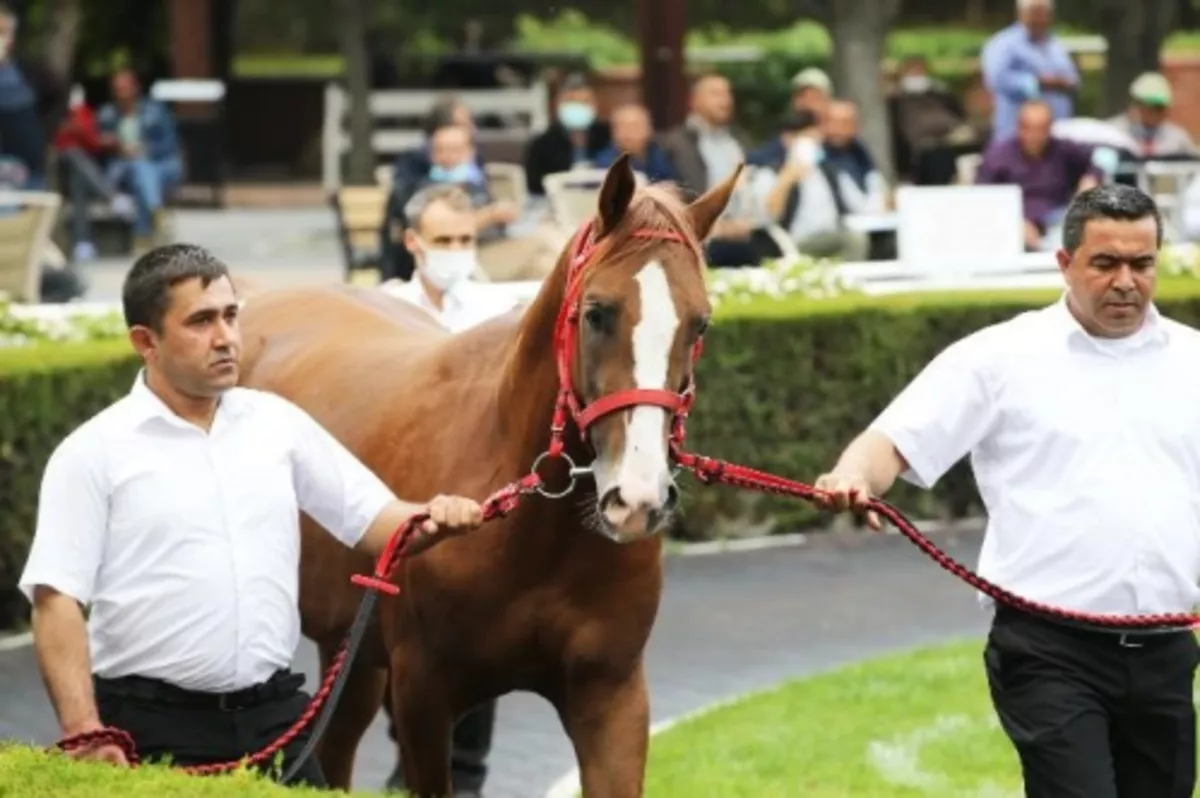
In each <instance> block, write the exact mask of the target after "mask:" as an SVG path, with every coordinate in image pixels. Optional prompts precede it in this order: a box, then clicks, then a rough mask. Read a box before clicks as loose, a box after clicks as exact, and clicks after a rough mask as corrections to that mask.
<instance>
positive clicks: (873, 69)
mask: <svg viewBox="0 0 1200 798" xmlns="http://www.w3.org/2000/svg"><path fill="white" fill-rule="evenodd" d="M900 2H901V0H832V2H830V3H829V4H828V5H827V6H826V7H825V8H824V9H823V10H824V11H825V14H824V15H823V17H824V20H823V21H824V22H825V24H826V26H827V27H828V28H829V36H830V38H831V39H832V40H833V74H832V75H830V77H831V78H832V79H833V85H834V89H835V92H836V93H837V95H838V96H840V97H844V98H845V99H847V100H851V101H852V102H854V104H855V105H857V106H858V118H859V126H860V133H859V138H861V139H862V142H863V144H864V145H866V147H867V150H868V151H870V153H871V155H872V156H874V158H875V164H876V166H877V167H878V168H879V172H880V174H882V175H883V176H884V177H885V178H886V179H887V180H888V181H889V182H890V181H893V180H894V179H895V170H894V168H893V166H892V144H891V134H890V133H889V129H888V118H887V102H886V99H885V97H884V91H883V59H884V56H885V54H886V46H887V33H888V30H889V29H890V27H891V23H892V20H893V19H895V17H896V14H897V13H898V12H899V11H900Z"/></svg>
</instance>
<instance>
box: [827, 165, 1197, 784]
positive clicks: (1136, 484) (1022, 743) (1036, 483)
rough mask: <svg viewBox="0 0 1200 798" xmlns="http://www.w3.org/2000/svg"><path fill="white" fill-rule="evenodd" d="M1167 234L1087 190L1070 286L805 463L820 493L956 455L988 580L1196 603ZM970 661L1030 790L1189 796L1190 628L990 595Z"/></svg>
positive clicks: (1054, 601) (1122, 600) (1102, 605)
mask: <svg viewBox="0 0 1200 798" xmlns="http://www.w3.org/2000/svg"><path fill="white" fill-rule="evenodd" d="M1161 242H1162V224H1161V220H1160V218H1159V213H1158V209H1157V208H1156V207H1155V204H1154V201H1153V200H1152V199H1151V198H1150V197H1148V196H1147V195H1146V194H1144V193H1142V192H1141V191H1139V190H1137V189H1135V188H1131V187H1128V186H1123V185H1107V186H1102V187H1099V188H1093V189H1089V190H1087V191H1084V192H1082V193H1081V194H1079V196H1077V197H1076V198H1075V199H1074V200H1073V201H1072V203H1071V205H1070V207H1069V209H1068V211H1067V214H1066V218H1065V223H1064V231H1063V247H1062V248H1061V249H1059V250H1058V252H1057V258H1058V263H1059V267H1060V269H1061V271H1062V274H1063V278H1064V280H1065V282H1066V291H1065V292H1064V294H1063V297H1062V299H1060V300H1059V301H1058V302H1055V303H1054V304H1052V305H1050V306H1048V307H1045V308H1041V309H1039V310H1034V311H1030V312H1027V313H1022V314H1020V315H1018V316H1016V317H1015V318H1012V319H1010V320H1008V321H1005V322H1002V323H999V324H995V325H992V326H989V327H986V328H984V329H982V330H980V331H978V332H976V333H973V334H972V335H969V336H967V337H966V338H963V339H962V340H960V341H957V342H956V343H954V344H951V345H950V346H949V347H947V348H946V349H945V350H944V351H942V352H941V353H940V354H938V355H937V357H935V358H934V359H933V361H932V362H931V363H929V365H928V366H926V367H925V369H924V370H923V371H922V372H921V373H920V374H919V375H918V376H917V377H916V379H914V380H913V381H912V383H911V384H910V385H908V387H906V388H905V389H904V390H903V391H902V392H901V393H900V395H899V396H897V397H896V398H895V399H894V400H893V401H892V403H891V404H890V405H889V406H888V407H887V408H886V409H885V410H884V411H883V413H882V414H881V415H880V416H879V417H878V418H877V419H876V420H875V421H874V423H872V424H871V425H870V427H869V428H868V429H867V430H866V431H865V432H863V433H862V434H860V435H859V436H858V437H857V438H856V439H855V440H854V441H853V442H851V444H850V445H849V446H848V447H847V449H846V450H845V452H843V454H842V456H841V457H840V459H839V460H838V462H837V464H836V466H834V468H833V470H832V471H831V472H830V473H828V474H825V475H823V476H821V477H820V478H819V479H818V480H817V482H816V487H817V488H818V489H820V490H821V491H824V492H825V493H826V495H827V496H828V500H827V502H826V503H827V505H828V506H830V507H831V508H836V509H845V508H847V507H853V508H854V509H855V510H856V512H862V511H863V510H864V508H865V504H866V503H867V501H869V499H870V497H872V496H881V495H883V494H884V493H885V492H886V491H887V490H888V489H889V488H890V487H891V485H892V483H893V482H894V481H895V480H896V478H897V477H903V478H904V479H905V480H906V481H908V482H911V483H913V484H915V485H919V486H921V487H925V488H931V487H933V485H934V484H935V483H936V482H937V480H938V479H940V478H941V477H942V475H943V474H945V473H946V471H948V470H949V469H950V467H951V466H953V465H954V464H955V463H956V462H958V461H959V460H960V459H961V458H962V457H963V456H964V455H966V454H968V453H970V455H971V465H972V467H973V470H974V473H975V478H976V482H977V483H978V488H979V493H980V495H981V496H982V497H983V501H984V504H985V506H986V507H987V513H988V528H987V532H986V535H985V537H984V541H983V549H982V553H981V555H980V563H979V574H980V575H981V576H982V577H984V578H985V579H987V580H989V581H991V582H993V583H995V584H997V585H999V586H1000V587H1001V588H1003V589H1005V590H1007V591H1010V592H1011V593H1014V594H1016V595H1018V596H1021V597H1023V598H1026V599H1030V600H1032V601H1036V602H1040V603H1043V604H1048V605H1051V606H1055V607H1059V608H1062V609H1064V610H1068V611H1074V612H1078V613H1091V614H1097V613H1100V614H1108V615H1131V616H1132V615H1144V614H1154V613H1186V612H1190V611H1192V610H1193V609H1194V608H1195V607H1196V605H1197V603H1200V588H1198V586H1197V585H1198V580H1200V513H1197V511H1196V510H1197V503H1196V496H1197V495H1200V460H1198V459H1197V455H1196V453H1197V452H1200V380H1198V379H1196V378H1195V376H1194V375H1195V372H1196V363H1197V362H1200V332H1197V331H1196V330H1194V329H1192V328H1191V327H1187V326H1184V325H1183V324H1180V323H1178V322H1175V321H1172V320H1170V319H1167V318H1164V317H1163V316H1162V315H1160V314H1159V312H1158V310H1157V309H1156V308H1155V307H1154V289H1155V277H1156V274H1155V269H1156V264H1157V259H1158V249H1159V246H1160V245H1161ZM867 523H868V524H869V525H870V526H872V527H874V528H876V529H878V528H879V520H878V518H876V517H874V515H873V514H867ZM990 605H991V600H990V599H987V600H985V606H990ZM983 659H984V665H985V668H986V672H987V678H988V684H989V686H990V688H991V695H992V701H993V704H994V706H995V709H996V713H997V715H998V717H999V720H1000V724H1001V726H1002V728H1003V729H1004V731H1005V732H1006V733H1007V735H1008V737H1009V739H1010V740H1011V741H1012V744H1013V746H1014V747H1015V749H1016V752H1017V755H1018V756H1019V758H1020V761H1021V769H1022V773H1023V775H1024V780H1025V795H1026V796H1028V797H1029V798H1149V796H1154V798H1190V796H1191V795H1192V790H1193V788H1194V786H1195V783H1196V711H1195V707H1194V705H1193V678H1194V675H1195V670H1196V665H1197V662H1198V660H1200V647H1198V646H1197V642H1196V638H1195V637H1194V636H1193V635H1192V634H1191V633H1190V632H1189V631H1187V630H1180V631H1176V632H1163V631H1159V632H1146V631H1141V632H1139V631H1134V630H1132V629H1111V628H1107V627H1100V626H1090V625H1086V624H1080V623H1074V622H1069V621H1063V620H1056V619H1053V618H1051V617H1048V616H1045V615H1041V614H1033V613H1030V612H1026V611H1024V610H1021V609H1018V608H1016V607H1014V606H1010V605H1007V604H1000V605H999V606H996V607H994V617H993V621H992V627H991V632H990V634H989V636H988V641H987V645H986V648H985V650H984V655H983Z"/></svg>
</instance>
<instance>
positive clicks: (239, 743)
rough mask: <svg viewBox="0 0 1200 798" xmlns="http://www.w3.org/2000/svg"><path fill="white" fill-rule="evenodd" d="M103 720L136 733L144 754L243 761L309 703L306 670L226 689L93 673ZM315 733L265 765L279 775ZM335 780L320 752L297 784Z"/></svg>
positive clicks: (185, 761)
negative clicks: (218, 691)
mask: <svg viewBox="0 0 1200 798" xmlns="http://www.w3.org/2000/svg"><path fill="white" fill-rule="evenodd" d="M93 681H94V684H95V690H96V704H97V709H99V711H100V719H101V721H102V722H103V723H104V724H105V725H108V726H116V727H118V728H121V729H124V730H125V731H127V732H129V734H130V735H132V736H133V740H134V743H135V744H136V745H137V749H138V754H139V756H140V757H141V759H142V761H144V762H146V761H163V760H166V759H168V758H169V760H170V762H171V763H172V764H174V765H180V766H189V765H204V764H213V763H218V762H230V761H236V760H237V759H240V758H241V757H243V756H247V755H249V754H255V753H257V752H258V751H260V750H262V749H263V748H265V747H266V746H268V745H270V744H271V743H273V742H275V740H277V739H278V738H279V736H280V735H282V734H283V733H284V732H285V731H287V729H288V728H289V727H290V726H291V725H292V724H293V723H295V722H296V720H297V719H298V718H299V717H300V715H301V714H302V713H303V712H304V710H305V708H307V707H308V703H309V701H310V698H311V697H310V696H309V695H308V694H307V693H305V692H303V691H301V690H300V687H301V685H303V684H304V676H303V674H294V673H290V672H288V671H280V672H278V673H276V674H275V676H273V677H272V678H271V679H269V680H268V681H267V682H264V683H263V684H261V685H256V686H254V687H251V688H247V689H246V690H240V691H238V692H236V693H232V694H229V695H226V696H224V697H223V698H222V697H220V696H216V695H213V694H209V693H195V692H191V691H185V690H182V689H180V688H178V687H175V686H173V685H168V684H166V683H164V682H160V681H156V680H154V679H143V678H141V677H123V678H120V679H111V680H110V679H100V678H96V679H94V680H93ZM308 739H309V733H308V730H307V729H305V731H303V732H302V733H301V734H300V735H299V736H298V737H297V738H296V739H295V740H293V741H292V742H291V743H290V744H289V745H288V746H287V747H286V748H284V749H283V752H282V753H283V764H282V767H281V768H280V769H279V770H278V771H276V770H274V769H273V768H274V765H273V762H272V761H270V760H269V761H267V762H266V763H264V764H263V765H262V766H260V768H259V769H260V770H261V771H263V772H264V773H268V774H270V776H271V777H272V778H275V779H279V778H280V777H281V776H282V774H283V771H286V770H288V769H289V768H290V767H291V766H292V763H293V762H294V761H295V757H296V755H297V754H298V753H299V752H300V749H301V748H302V747H303V746H304V744H305V742H307V741H308ZM296 785H304V786H309V787H325V786H327V784H326V781H325V776H324V774H323V773H322V772H321V766H320V764H319V763H318V762H317V759H316V756H315V754H314V755H313V756H311V757H309V758H308V760H307V761H306V762H305V763H304V766H303V767H302V768H301V769H300V772H298V773H297V774H296V776H295V778H294V779H293V780H292V782H291V783H290V785H289V786H296Z"/></svg>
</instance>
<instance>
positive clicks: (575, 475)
mask: <svg viewBox="0 0 1200 798" xmlns="http://www.w3.org/2000/svg"><path fill="white" fill-rule="evenodd" d="M549 456H550V452H542V453H541V454H539V455H538V456H537V457H536V458H535V459H534V461H533V465H532V466H530V469H529V470H530V471H531V472H532V473H534V474H536V473H537V470H538V466H540V465H541V464H542V461H543V460H545V459H546V458H547V457H549ZM557 457H560V458H562V459H563V460H566V461H567V475H568V476H569V477H570V479H571V481H570V482H568V483H567V487H565V488H563V489H562V490H561V491H559V492H557V493H551V492H550V491H548V490H546V485H545V483H539V484H538V486H537V488H535V490H536V491H537V492H538V493H540V494H541V495H542V496H544V497H546V498H547V499H561V498H563V497H564V496H567V495H568V494H570V493H571V491H573V490H575V483H576V482H577V481H578V479H579V477H581V476H584V475H585V474H590V473H592V469H590V468H580V467H579V466H577V465H575V461H574V460H572V459H571V457H570V455H568V454H567V453H566V452H562V453H560V454H558V455H557Z"/></svg>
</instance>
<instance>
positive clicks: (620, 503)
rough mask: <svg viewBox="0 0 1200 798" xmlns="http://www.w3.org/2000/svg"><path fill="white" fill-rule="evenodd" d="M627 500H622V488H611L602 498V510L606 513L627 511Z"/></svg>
mask: <svg viewBox="0 0 1200 798" xmlns="http://www.w3.org/2000/svg"><path fill="white" fill-rule="evenodd" d="M625 507H626V505H625V500H624V499H622V498H621V490H620V488H615V487H613V488H609V489H608V490H606V491H605V492H604V495H603V496H601V497H600V509H601V510H602V511H604V512H607V511H609V510H621V509H625Z"/></svg>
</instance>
